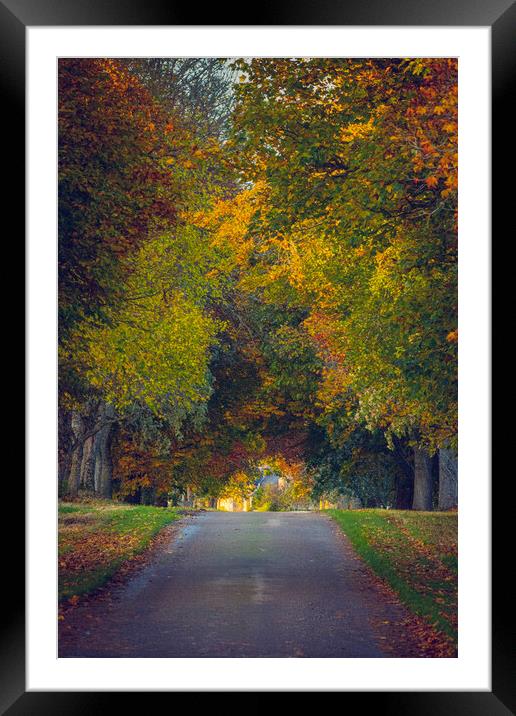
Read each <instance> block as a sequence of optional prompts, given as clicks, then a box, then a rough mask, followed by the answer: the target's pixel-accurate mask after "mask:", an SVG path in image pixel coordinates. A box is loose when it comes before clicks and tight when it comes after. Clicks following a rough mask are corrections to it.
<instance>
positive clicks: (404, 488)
mask: <svg viewBox="0 0 516 716" xmlns="http://www.w3.org/2000/svg"><path fill="white" fill-rule="evenodd" d="M393 442H394V459H395V460H396V465H397V467H398V469H397V470H396V480H395V489H396V497H395V500H394V507H395V508H396V509H397V510H410V508H411V507H412V502H413V500H414V456H413V451H412V450H410V448H408V447H407V446H406V445H404V444H403V443H402V442H401V440H400V439H399V438H396V437H394V438H393Z"/></svg>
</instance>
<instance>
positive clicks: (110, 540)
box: [58, 500, 180, 601]
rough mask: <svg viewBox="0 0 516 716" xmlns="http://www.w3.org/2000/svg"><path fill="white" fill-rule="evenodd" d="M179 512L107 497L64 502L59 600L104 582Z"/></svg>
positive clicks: (60, 535) (60, 505)
mask: <svg viewBox="0 0 516 716" xmlns="http://www.w3.org/2000/svg"><path fill="white" fill-rule="evenodd" d="M179 517H180V515H179V514H178V513H177V511H175V510H174V509H171V508H162V507H147V506H143V505H126V504H121V503H117V502H111V501H108V500H91V501H88V502H84V503H81V502H78V503H77V502H74V503H60V504H59V532H58V559H59V600H60V601H62V600H65V599H71V600H72V601H73V600H74V599H75V598H78V597H79V596H80V595H83V594H88V593H90V592H92V591H94V590H95V589H98V588H99V587H101V586H102V585H103V584H105V583H106V582H107V581H108V580H109V579H110V578H111V577H112V576H113V575H114V574H115V572H116V571H117V570H118V569H119V567H120V566H121V565H122V564H123V563H124V562H126V561H127V560H129V559H131V558H132V557H134V556H136V555H138V554H140V553H142V552H143V551H144V550H145V549H146V548H147V547H148V546H149V545H150V543H151V540H152V539H153V537H155V535H156V534H157V533H158V532H159V531H160V530H161V529H162V528H163V527H165V526H166V525H168V524H170V523H171V522H173V521H174V520H177V519H178V518H179Z"/></svg>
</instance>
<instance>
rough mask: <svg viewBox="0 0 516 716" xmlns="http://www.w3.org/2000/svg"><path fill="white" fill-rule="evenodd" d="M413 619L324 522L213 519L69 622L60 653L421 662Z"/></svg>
mask: <svg viewBox="0 0 516 716" xmlns="http://www.w3.org/2000/svg"><path fill="white" fill-rule="evenodd" d="M406 617H407V613H406V611H405V610H404V608H403V607H402V606H401V605H400V604H398V603H396V602H395V600H393V599H390V598H388V597H387V596H386V594H385V593H384V591H382V590H381V589H380V588H379V587H378V585H377V584H376V582H375V580H374V579H373V578H372V576H371V574H370V572H369V570H368V568H367V567H366V566H365V565H364V564H363V563H362V561H361V560H360V559H359V558H358V557H357V556H356V555H355V554H354V552H353V550H352V548H351V546H350V545H349V543H348V541H347V538H346V537H345V536H344V535H343V534H342V533H341V532H340V530H339V528H338V527H337V525H335V524H334V523H333V522H332V521H331V520H330V519H329V518H327V517H326V516H323V515H320V514H315V513H301V512H290V513H271V512H269V513H266V512H252V513H223V512H207V513H202V514H200V515H199V516H198V517H195V518H194V519H190V520H186V521H184V522H183V523H182V525H181V526H180V527H179V529H178V531H176V533H175V535H174V537H172V538H171V541H170V543H169V544H168V545H167V546H165V548H164V549H162V550H161V551H160V553H159V555H157V557H156V558H155V559H154V560H153V562H152V563H151V564H149V565H148V566H147V567H145V568H144V569H143V571H142V572H140V573H139V574H138V575H137V576H135V577H133V578H132V579H131V580H130V581H129V582H128V583H126V584H125V585H124V586H121V587H118V588H116V589H115V590H114V591H113V592H112V595H111V599H109V600H98V601H95V600H93V601H92V602H90V603H85V604H83V605H79V606H78V607H77V608H76V609H75V610H73V612H72V613H71V614H69V615H67V617H66V626H67V627H68V628H66V629H63V630H62V636H61V638H60V650H59V656H61V657H385V656H390V657H392V656H417V655H418V654H417V651H416V650H415V647H414V645H411V644H410V642H409V640H408V639H407V634H406V632H405V636H403V631H402V629H401V627H400V624H401V622H402V621H403V620H404V619H405V618H406Z"/></svg>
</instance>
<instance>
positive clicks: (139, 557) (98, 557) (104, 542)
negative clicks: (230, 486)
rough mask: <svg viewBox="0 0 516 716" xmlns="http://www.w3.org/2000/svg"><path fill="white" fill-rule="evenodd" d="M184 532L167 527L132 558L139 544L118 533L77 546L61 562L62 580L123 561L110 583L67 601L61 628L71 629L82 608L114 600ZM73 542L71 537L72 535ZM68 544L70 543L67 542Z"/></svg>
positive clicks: (92, 537)
mask: <svg viewBox="0 0 516 716" xmlns="http://www.w3.org/2000/svg"><path fill="white" fill-rule="evenodd" d="M179 528H180V525H179V523H172V524H169V525H167V526H166V527H164V528H163V529H161V530H160V532H158V534H157V535H155V536H154V537H153V538H152V540H151V542H150V544H149V546H148V547H147V548H146V549H145V550H144V551H143V552H137V553H133V554H128V552H127V551H128V548H129V547H130V546H131V545H132V544H133V543H135V542H137V541H138V540H137V537H136V536H134V535H117V534H115V533H98V532H97V533H94V532H91V533H88V534H82V535H81V538H80V539H78V540H77V541H76V542H75V543H74V547H73V550H72V551H70V552H68V553H66V554H64V555H62V556H61V557H60V558H59V574H60V579H62V580H67V579H68V580H71V579H73V574H74V573H77V572H80V571H81V570H82V569H88V570H90V571H92V570H96V569H98V568H101V567H102V566H107V564H109V562H110V560H112V559H113V557H119V558H121V559H122V562H121V563H120V565H119V567H118V568H117V570H116V572H115V573H114V574H113V576H112V577H111V579H110V580H109V582H108V583H107V584H105V585H103V586H102V587H99V588H98V589H96V590H95V591H93V592H92V593H90V594H85V595H81V596H80V597H79V596H77V595H75V594H74V595H73V596H71V597H70V598H69V599H67V600H65V601H63V602H62V603H61V604H60V605H59V609H58V621H59V622H61V624H60V627H61V628H67V627H68V623H63V622H68V621H69V617H70V615H71V613H73V611H74V610H75V608H76V607H77V606H78V605H87V604H91V603H92V602H95V601H105V600H109V599H111V593H112V590H113V589H115V588H116V587H118V586H120V585H122V584H124V583H125V582H126V581H127V580H128V579H129V578H130V577H132V576H134V575H135V574H136V573H137V572H138V571H140V570H141V569H142V568H143V567H144V566H145V565H146V564H148V563H149V562H150V561H152V559H153V558H154V557H155V556H156V555H157V553H158V552H159V550H160V548H162V547H163V546H164V545H165V544H168V543H169V542H170V539H171V537H172V535H173V534H174V532H175V531H176V530H177V529H179ZM68 538H69V535H68ZM67 541H68V540H67Z"/></svg>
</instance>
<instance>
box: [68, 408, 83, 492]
mask: <svg viewBox="0 0 516 716" xmlns="http://www.w3.org/2000/svg"><path fill="white" fill-rule="evenodd" d="M72 431H73V434H74V440H75V447H74V449H73V452H72V460H71V464H70V472H69V475H68V486H67V490H66V492H67V494H68V495H70V497H77V495H78V492H79V484H80V481H81V465H82V454H83V448H84V441H83V435H84V420H83V419H82V416H81V414H80V413H79V412H78V411H76V410H74V411H73V413H72Z"/></svg>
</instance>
